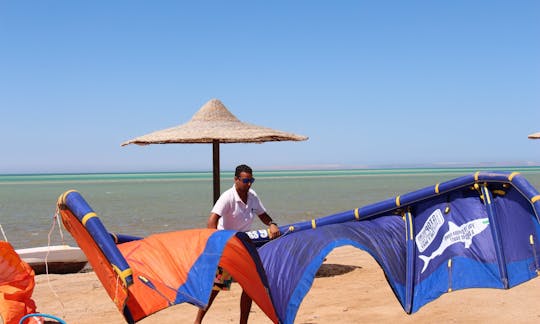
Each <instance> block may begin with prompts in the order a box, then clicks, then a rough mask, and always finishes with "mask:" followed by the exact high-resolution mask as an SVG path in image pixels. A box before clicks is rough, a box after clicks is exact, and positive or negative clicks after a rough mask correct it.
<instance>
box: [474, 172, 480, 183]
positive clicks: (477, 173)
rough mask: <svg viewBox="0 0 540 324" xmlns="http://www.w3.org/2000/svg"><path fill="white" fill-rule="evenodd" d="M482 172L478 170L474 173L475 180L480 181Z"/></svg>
mask: <svg viewBox="0 0 540 324" xmlns="http://www.w3.org/2000/svg"><path fill="white" fill-rule="evenodd" d="M479 174H480V171H476V172H475V173H474V181H478V175H479Z"/></svg>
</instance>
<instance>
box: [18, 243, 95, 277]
mask: <svg viewBox="0 0 540 324" xmlns="http://www.w3.org/2000/svg"><path fill="white" fill-rule="evenodd" d="M15 252H17V254H19V256H20V257H21V259H22V260H23V261H24V262H26V263H28V264H29V265H30V266H31V267H32V269H34V272H35V273H36V274H42V273H46V272H47V268H48V272H49V273H61V274H64V273H76V272H79V271H81V270H82V269H83V268H84V266H85V265H86V263H87V262H88V260H87V259H86V255H85V254H84V252H83V251H82V250H81V249H80V248H79V247H73V246H69V245H52V246H40V247H33V248H27V249H18V250H15Z"/></svg>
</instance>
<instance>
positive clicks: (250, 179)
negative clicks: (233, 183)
mask: <svg viewBox="0 0 540 324" xmlns="http://www.w3.org/2000/svg"><path fill="white" fill-rule="evenodd" d="M238 180H241V181H242V182H243V183H253V182H255V178H238Z"/></svg>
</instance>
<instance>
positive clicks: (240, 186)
mask: <svg viewBox="0 0 540 324" xmlns="http://www.w3.org/2000/svg"><path fill="white" fill-rule="evenodd" d="M254 181H255V178H253V170H251V168H250V167H249V166H247V165H245V164H241V165H239V166H237V167H236V171H235V172H234V185H235V187H236V190H237V191H238V192H247V191H248V190H249V188H250V187H251V184H252V183H253V182H254Z"/></svg>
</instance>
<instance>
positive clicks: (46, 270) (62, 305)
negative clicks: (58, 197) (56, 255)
mask: <svg viewBox="0 0 540 324" xmlns="http://www.w3.org/2000/svg"><path fill="white" fill-rule="evenodd" d="M59 214H60V212H59V209H58V207H56V211H55V214H54V216H53V219H52V222H51V229H50V230H49V234H47V254H46V255H45V274H46V276H47V285H48V286H49V289H50V290H51V292H52V293H53V295H54V296H55V297H56V299H57V300H58V302H59V303H60V307H61V309H62V314H64V316H65V308H64V303H62V300H61V299H60V296H58V294H57V293H56V291H55V290H54V288H53V286H52V285H51V280H50V276H49V262H48V261H49V253H50V252H51V234H52V232H53V231H54V227H55V225H56V222H55V218H56V219H58V215H59ZM59 227H60V225H59ZM60 233H62V231H61V230H60ZM62 243H64V236H63V235H62ZM61 323H65V322H63V321H62V322H61Z"/></svg>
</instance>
